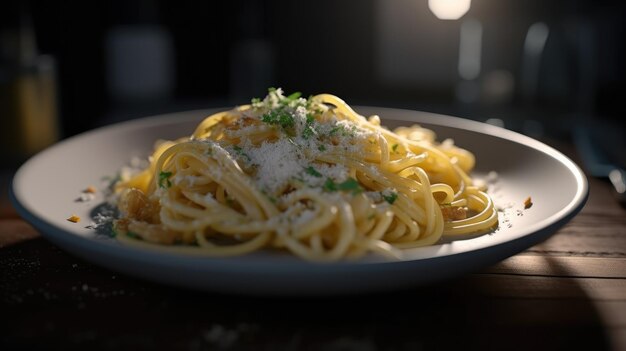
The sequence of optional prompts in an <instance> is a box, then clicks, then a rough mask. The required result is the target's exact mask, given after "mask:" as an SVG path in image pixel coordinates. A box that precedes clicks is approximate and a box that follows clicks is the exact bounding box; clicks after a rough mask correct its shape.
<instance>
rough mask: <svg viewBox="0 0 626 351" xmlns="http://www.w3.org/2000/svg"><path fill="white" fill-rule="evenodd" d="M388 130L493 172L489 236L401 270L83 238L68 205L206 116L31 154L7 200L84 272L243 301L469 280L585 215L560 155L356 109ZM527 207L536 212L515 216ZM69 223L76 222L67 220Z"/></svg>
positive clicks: (504, 136)
mask: <svg viewBox="0 0 626 351" xmlns="http://www.w3.org/2000/svg"><path fill="white" fill-rule="evenodd" d="M356 110H357V112H359V113H361V114H363V115H372V114H378V115H380V116H381V118H382V119H383V124H385V125H387V126H389V127H392V128H393V127H396V126H399V125H410V124H413V123H418V124H420V125H422V126H425V127H428V128H431V129H433V130H435V131H436V132H437V134H438V138H439V140H443V139H444V138H454V140H455V142H456V144H457V145H459V146H461V147H464V148H466V149H468V150H470V151H472V152H473V153H474V154H475V155H476V158H477V168H476V172H475V173H474V174H475V175H479V176H480V175H483V176H484V175H486V174H487V173H488V172H490V171H495V172H497V174H498V178H497V181H496V183H495V184H493V185H492V186H491V189H492V191H493V194H492V195H493V197H494V200H495V202H496V205H497V206H499V207H501V208H504V210H503V211H501V212H500V227H499V229H498V230H497V231H495V232H493V233H491V234H486V235H483V236H480V237H477V238H470V239H466V240H458V241H454V242H449V243H441V244H438V245H434V246H430V247H424V248H419V249H413V250H410V251H407V252H406V260H403V261H398V262H385V261H381V260H380V259H376V258H375V257H373V258H372V257H369V258H365V259H362V260H359V261H356V262H339V263H333V264H315V263H308V262H304V261H301V260H299V259H297V258H294V257H291V256H289V255H286V254H280V253H276V252H271V253H270V252H259V253H254V254H251V255H247V256H243V257H235V258H226V259H224V258H219V259H218V258H206V257H190V256H183V255H177V254H170V253H164V252H161V251H154V250H149V249H142V248H135V247H128V246H123V245H121V244H119V243H118V242H116V241H115V240H114V239H110V238H108V237H107V236H103V235H98V234H96V233H95V232H94V230H92V229H89V228H86V226H87V225H88V224H89V223H90V216H91V215H92V214H93V213H92V211H93V209H94V208H95V207H96V206H97V205H98V204H100V203H101V202H102V201H103V199H102V195H101V194H100V193H98V194H97V195H96V199H94V200H92V201H89V202H76V201H75V200H76V198H77V197H79V195H80V193H81V191H82V190H83V189H85V188H86V187H87V186H89V185H92V184H93V185H99V184H101V182H102V177H103V176H110V175H114V174H115V173H116V172H117V171H118V170H119V169H120V167H122V166H123V165H125V164H127V163H128V162H129V160H130V159H131V157H133V156H141V157H146V156H147V155H148V154H149V153H150V150H151V149H152V146H153V145H154V141H155V140H156V139H159V138H164V139H171V138H176V137H180V136H184V135H189V134H190V133H191V132H192V131H193V129H194V127H195V125H196V124H197V123H198V122H199V121H200V120H201V119H202V118H203V117H205V116H207V115H208V114H210V113H212V112H215V111H216V110H211V111H191V112H184V113H175V114H169V115H164V116H157V117H151V118H145V119H139V120H134V121H130V122H125V123H120V124H116V125H111V126H107V127H104V128H100V129H97V130H93V131H90V132H87V133H84V134H81V135H78V136H75V137H72V138H69V139H67V140H64V141H62V142H60V143H58V144H56V145H54V146H52V147H50V148H48V149H47V150H45V151H43V152H41V153H39V154H37V155H36V156H34V157H33V158H31V159H30V160H29V161H28V162H26V163H25V164H24V165H23V166H22V167H21V168H20V169H19V170H18V172H17V173H16V174H15V177H14V179H13V185H12V194H11V196H12V199H13V201H14V204H15V206H16V208H17V209H18V211H19V212H20V214H21V215H22V216H23V217H24V218H25V219H26V220H28V221H29V222H31V223H32V224H33V225H34V226H35V227H36V228H37V229H39V230H40V231H41V233H42V234H43V235H44V236H45V237H46V238H48V239H49V240H51V241H53V242H54V243H56V244H57V245H59V246H60V247H62V248H63V249H65V250H67V251H69V252H71V253H73V254H75V255H77V256H80V257H82V258H84V259H86V260H88V261H92V262H94V263H96V264H99V265H102V266H105V267H108V268H110V269H113V270H117V271H120V272H124V273H127V274H130V275H135V276H139V277H143V278H146V279H150V280H154V281H159V282H163V283H167V284H173V285H178V286H185V287H191V288H196V289H202V290H209V291H221V292H236V293H243V294H270V295H285V294H310V295H323V294H337V293H356V292H364V291H382V290H390V289H394V288H399V287H405V286H411V285H419V284H427V283H431V282H433V281H436V280H441V279H446V278H450V277H452V276H456V275H459V274H463V273H466V272H470V271H475V270H477V269H480V268H481V267H484V266H486V265H488V264H492V263H495V262H497V261H499V260H502V259H504V258H506V257H508V256H511V255H514V254H516V253H518V252H520V251H522V250H524V249H526V248H528V247H530V246H532V245H534V244H537V243H538V242H540V241H542V240H545V239H546V238H547V237H548V236H550V235H551V234H552V233H554V231H556V230H557V229H558V228H559V227H561V226H562V225H564V224H565V223H566V222H567V221H568V220H570V219H571V218H572V217H573V216H574V215H575V214H576V213H577V212H578V211H579V210H580V209H581V208H582V206H583V205H584V203H585V201H586V198H587V181H586V179H585V177H584V175H583V173H582V172H581V171H580V169H579V168H578V167H577V166H576V165H575V164H574V163H573V162H572V161H571V160H569V159H568V158H567V157H565V156H564V155H562V154H561V153H559V152H558V151H556V150H554V149H552V148H550V147H549V146H546V145H545V144H542V143H540V142H538V141H536V140H533V139H531V138H528V137H526V136H523V135H520V134H517V133H514V132H511V131H508V130H505V129H501V128H498V127H494V126H491V125H486V124H482V123H478V122H473V121H468V120H463V119H459V118H454V117H448V116H441V115H435V114H430V113H424V112H416V111H408V110H397V109H385V108H374V107H357V108H356ZM528 196H531V197H532V200H533V203H534V204H533V206H532V207H531V208H530V209H526V210H524V209H523V201H524V199H526V197H528ZM71 214H77V215H78V216H80V217H81V218H82V220H81V222H79V223H71V222H69V221H67V220H66V218H68V217H69V216H70V215H71Z"/></svg>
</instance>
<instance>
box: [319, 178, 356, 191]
mask: <svg viewBox="0 0 626 351" xmlns="http://www.w3.org/2000/svg"><path fill="white" fill-rule="evenodd" d="M323 189H324V190H326V191H350V192H352V193H353V194H358V193H360V192H362V191H363V188H362V187H361V185H359V182H357V181H356V179H354V178H348V179H346V180H345V181H343V182H341V183H335V182H334V181H333V180H332V179H330V178H328V179H326V182H325V183H324V186H323Z"/></svg>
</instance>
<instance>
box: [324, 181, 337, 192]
mask: <svg viewBox="0 0 626 351" xmlns="http://www.w3.org/2000/svg"><path fill="white" fill-rule="evenodd" d="M322 188H323V189H324V190H326V191H337V184H336V183H335V182H334V181H333V180H332V179H330V178H328V179H326V182H324V185H323V186H322Z"/></svg>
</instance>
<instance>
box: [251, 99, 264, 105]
mask: <svg viewBox="0 0 626 351" xmlns="http://www.w3.org/2000/svg"><path fill="white" fill-rule="evenodd" d="M250 102H252V104H253V105H256V104H260V103H261V99H259V98H252V100H251V101H250Z"/></svg>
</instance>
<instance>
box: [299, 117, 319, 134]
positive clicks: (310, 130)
mask: <svg viewBox="0 0 626 351" xmlns="http://www.w3.org/2000/svg"><path fill="white" fill-rule="evenodd" d="M313 123H315V117H313V115H312V114H307V115H306V124H305V125H304V130H303V131H302V137H303V138H304V139H308V138H310V137H311V136H312V135H316V134H317V131H316V130H315V127H314V125H313Z"/></svg>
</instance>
